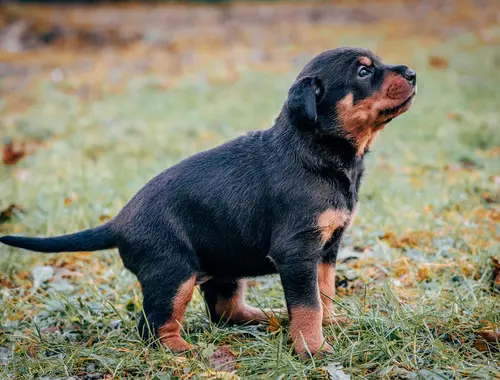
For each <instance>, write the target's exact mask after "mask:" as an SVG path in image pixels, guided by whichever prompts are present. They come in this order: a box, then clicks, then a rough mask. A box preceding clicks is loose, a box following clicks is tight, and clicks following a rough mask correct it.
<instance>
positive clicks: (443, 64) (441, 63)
mask: <svg viewBox="0 0 500 380" xmlns="http://www.w3.org/2000/svg"><path fill="white" fill-rule="evenodd" d="M448 64H449V63H448V60H447V59H446V58H443V57H438V56H435V55H434V56H432V57H430V58H429V66H431V67H435V68H437V69H446V68H447V67H448Z"/></svg>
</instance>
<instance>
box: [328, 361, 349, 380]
mask: <svg viewBox="0 0 500 380" xmlns="http://www.w3.org/2000/svg"><path fill="white" fill-rule="evenodd" d="M322 369H324V370H325V371H326V372H327V373H328V375H329V376H330V379H331V380H349V379H350V378H351V376H350V375H348V374H347V373H345V372H344V371H343V370H342V367H341V366H340V365H339V364H338V363H333V362H332V363H328V364H327V365H326V366H325V367H322Z"/></svg>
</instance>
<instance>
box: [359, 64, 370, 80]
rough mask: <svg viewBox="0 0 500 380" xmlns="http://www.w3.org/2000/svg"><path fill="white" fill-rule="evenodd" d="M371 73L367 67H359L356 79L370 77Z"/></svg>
mask: <svg viewBox="0 0 500 380" xmlns="http://www.w3.org/2000/svg"><path fill="white" fill-rule="evenodd" d="M371 73H372V71H371V70H370V69H369V68H368V67H366V66H361V67H360V68H359V70H358V77H360V78H364V77H366V76H368V75H370V74H371Z"/></svg>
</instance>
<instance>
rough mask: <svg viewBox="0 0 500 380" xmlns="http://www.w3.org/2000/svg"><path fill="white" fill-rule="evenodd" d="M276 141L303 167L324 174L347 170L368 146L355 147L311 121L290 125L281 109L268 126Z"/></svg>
mask: <svg viewBox="0 0 500 380" xmlns="http://www.w3.org/2000/svg"><path fill="white" fill-rule="evenodd" d="M271 131H272V133H273V136H274V138H275V139H276V140H277V142H278V144H279V145H280V146H282V147H285V148H286V149H287V151H289V152H290V153H291V154H292V155H293V156H294V158H295V159H296V160H297V161H300V163H301V164H302V165H303V166H304V167H306V168H307V169H309V170H311V171H314V172H318V173H324V174H327V173H329V172H332V171H335V172H336V171H344V170H349V169H351V168H352V167H353V166H357V165H359V164H362V162H363V158H364V156H365V154H366V153H367V152H368V150H366V151H363V152H362V153H361V154H360V152H359V147H358V146H356V144H355V143H354V142H353V141H352V140H350V139H348V138H347V137H345V136H342V135H341V134H340V133H335V132H332V133H329V134H322V133H320V132H319V128H317V126H316V125H314V124H313V123H311V124H303V125H294V124H293V122H292V121H291V119H290V118H288V117H287V115H286V112H282V113H281V114H280V115H279V116H278V118H277V119H276V123H275V125H274V126H273V127H272V128H271Z"/></svg>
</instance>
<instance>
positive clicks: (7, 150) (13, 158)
mask: <svg viewBox="0 0 500 380" xmlns="http://www.w3.org/2000/svg"><path fill="white" fill-rule="evenodd" d="M25 155H26V150H25V144H24V143H22V144H21V148H20V149H19V150H15V149H14V143H13V142H12V140H9V141H8V142H7V143H6V144H5V146H4V148H3V156H2V162H3V163H4V164H5V165H15V164H17V163H18V162H19V161H20V160H21V159H22V158H23V157H24V156H25Z"/></svg>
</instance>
